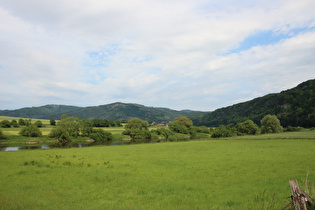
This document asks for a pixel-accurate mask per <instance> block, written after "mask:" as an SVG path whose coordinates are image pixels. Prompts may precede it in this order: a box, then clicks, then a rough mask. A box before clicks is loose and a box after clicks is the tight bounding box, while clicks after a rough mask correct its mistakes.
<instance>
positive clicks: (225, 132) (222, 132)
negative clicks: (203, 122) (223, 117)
mask: <svg viewBox="0 0 315 210" xmlns="http://www.w3.org/2000/svg"><path fill="white" fill-rule="evenodd" d="M232 135H233V133H232V131H231V130H230V129H229V128H227V127H226V126H223V125H220V126H219V127H218V128H217V129H215V130H214V132H213V134H212V135H211V137H212V138H221V137H231V136H232Z"/></svg>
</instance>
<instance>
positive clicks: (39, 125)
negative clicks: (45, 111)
mask: <svg viewBox="0 0 315 210" xmlns="http://www.w3.org/2000/svg"><path fill="white" fill-rule="evenodd" d="M34 125H35V126H37V127H38V128H40V127H43V123H42V121H40V120H37V121H36V122H35V123H34Z"/></svg>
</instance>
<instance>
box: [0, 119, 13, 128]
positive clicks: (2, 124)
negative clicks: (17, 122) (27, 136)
mask: <svg viewBox="0 0 315 210" xmlns="http://www.w3.org/2000/svg"><path fill="white" fill-rule="evenodd" d="M0 127H1V128H11V123H10V121H9V120H2V121H1V122H0Z"/></svg>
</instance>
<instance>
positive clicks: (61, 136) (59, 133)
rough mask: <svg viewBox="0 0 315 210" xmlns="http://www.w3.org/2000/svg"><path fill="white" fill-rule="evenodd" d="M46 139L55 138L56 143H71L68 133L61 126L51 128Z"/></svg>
mask: <svg viewBox="0 0 315 210" xmlns="http://www.w3.org/2000/svg"><path fill="white" fill-rule="evenodd" d="M48 137H49V138H56V141H57V143H67V142H71V139H70V135H69V132H68V131H67V130H66V129H65V128H63V127H61V126H57V127H55V128H53V129H52V130H51V131H50V133H49V135H48Z"/></svg>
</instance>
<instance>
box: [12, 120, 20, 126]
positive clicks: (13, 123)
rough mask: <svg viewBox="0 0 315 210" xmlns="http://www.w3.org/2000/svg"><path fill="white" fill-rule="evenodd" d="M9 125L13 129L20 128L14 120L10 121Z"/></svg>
mask: <svg viewBox="0 0 315 210" xmlns="http://www.w3.org/2000/svg"><path fill="white" fill-rule="evenodd" d="M11 125H12V126H13V127H14V128H18V127H20V126H19V124H18V122H17V121H16V120H12V121H11Z"/></svg>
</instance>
